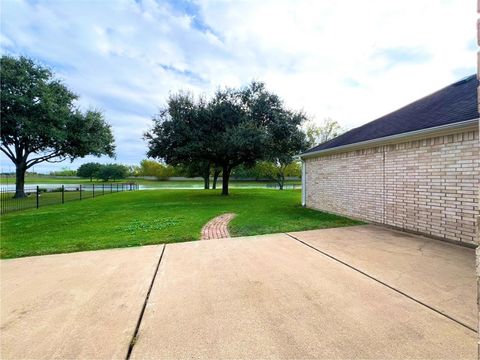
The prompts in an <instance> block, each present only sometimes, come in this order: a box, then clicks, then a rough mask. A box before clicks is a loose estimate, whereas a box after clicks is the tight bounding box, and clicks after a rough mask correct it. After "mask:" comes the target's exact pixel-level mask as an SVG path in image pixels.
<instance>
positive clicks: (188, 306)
mask: <svg viewBox="0 0 480 360" xmlns="http://www.w3.org/2000/svg"><path fill="white" fill-rule="evenodd" d="M474 265H475V264H474V251H473V250H472V249H466V248H462V247H459V246H455V245H450V244H446V243H442V242H439V241H434V240H428V239H425V238H422V237H418V236H412V235H407V234H403V233H400V232H396V231H391V230H388V229H385V228H381V227H375V226H370V225H367V226H355V227H349V228H341V229H328V230H314V231H305V232H297V233H291V234H274V235H265V236H254V237H246V238H234V239H220V240H209V241H205V242H200V241H198V242H188V243H178V244H169V245H166V246H164V245H159V246H149V247H142V248H132V249H115V250H105V251H96V252H83V253H75V254H63V255H50V256H42V257H31V258H23V259H14V260H4V261H1V263H0V269H1V276H2V278H1V301H2V303H1V321H0V325H1V358H2V359H18V358H96V359H99V358H125V357H127V358H132V359H153V358H284V359H286V358H329V359H332V358H337V359H340V358H341V359H345V358H372V359H386V358H390V359H393V358H396V359H399V358H429V359H431V358H451V359H474V358H476V332H475V330H476V329H475V327H476V318H475V309H476V295H475V294H476V285H475V275H474ZM157 268H158V269H157Z"/></svg>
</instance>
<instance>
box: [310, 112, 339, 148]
mask: <svg viewBox="0 0 480 360" xmlns="http://www.w3.org/2000/svg"><path fill="white" fill-rule="evenodd" d="M344 132H345V129H344V128H343V127H342V126H340V124H339V123H338V121H337V120H333V119H331V118H325V119H323V121H322V122H321V123H319V124H316V123H314V122H313V121H309V122H308V123H307V124H306V135H307V140H308V144H309V147H313V146H315V145H318V144H322V143H324V142H326V141H328V140H331V139H333V138H335V137H337V136H339V135H341V134H343V133H344Z"/></svg>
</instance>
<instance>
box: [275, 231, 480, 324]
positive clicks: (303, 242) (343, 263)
mask: <svg viewBox="0 0 480 360" xmlns="http://www.w3.org/2000/svg"><path fill="white" fill-rule="evenodd" d="M284 234H285V235H287V236H289V237H291V238H292V239H294V240H296V241H298V242H299V243H301V244H303V245H305V246H307V247H309V248H311V249H313V250H315V251H317V252H319V253H320V254H322V255H324V256H326V257H328V258H330V259H332V260H334V261H336V262H338V263H340V264H342V265H345V266H347V267H349V268H350V269H352V270H354V271H356V272H358V273H360V274H362V275H364V276H366V277H368V278H369V279H371V280H374V281H376V282H378V283H379V284H382V285H383V286H386V287H388V288H389V289H391V290H393V291H395V292H397V293H399V294H401V295H403V296H405V297H407V298H409V299H410V300H413V301H415V302H416V303H418V304H420V305H423V306H425V307H426V308H428V309H430V310H432V311H434V312H436V313H437V314H440V315H442V316H444V317H446V318H447V319H449V320H452V321H454V322H456V323H457V324H459V325H461V326H463V327H465V328H467V329H469V330H471V331H473V332H475V333H476V332H477V330H476V329H475V328H473V327H471V326H470V325H467V324H465V323H464V322H462V321H460V320H458V319H455V318H454V317H452V316H450V315H448V314H446V313H445V312H443V311H441V310H438V309H436V308H434V307H432V306H430V305H428V304H426V303H424V302H422V301H420V300H418V299H416V298H414V297H413V296H410V295H408V294H406V293H404V292H403V291H401V290H399V289H397V288H394V287H393V286H391V285H388V284H387V283H385V282H383V281H382V280H379V279H377V278H376V277H374V276H372V275H369V274H367V273H366V272H364V271H362V270H360V269H357V268H356V267H354V266H352V265H350V264H348V263H346V262H345V261H342V260H340V259H338V258H336V257H334V256H332V255H330V254H328V253H326V252H324V251H322V250H320V249H317V248H316V247H314V246H312V245H310V244H308V243H306V242H305V241H302V240H300V239H299V238H297V237H295V236H293V235H291V234H289V233H284Z"/></svg>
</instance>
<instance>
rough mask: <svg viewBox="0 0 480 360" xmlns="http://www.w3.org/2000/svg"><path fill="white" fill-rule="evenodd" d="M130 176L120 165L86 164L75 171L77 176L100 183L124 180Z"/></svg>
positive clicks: (126, 168)
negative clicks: (100, 181)
mask: <svg viewBox="0 0 480 360" xmlns="http://www.w3.org/2000/svg"><path fill="white" fill-rule="evenodd" d="M129 175H130V169H129V168H128V167H127V166H125V165H120V164H99V163H93V162H92V163H86V164H83V165H81V166H80V167H79V168H78V169H77V176H79V177H82V178H86V179H90V181H93V179H97V180H102V181H110V180H112V181H115V180H120V179H124V178H126V177H127V176H129Z"/></svg>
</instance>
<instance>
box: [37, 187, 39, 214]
mask: <svg viewBox="0 0 480 360" xmlns="http://www.w3.org/2000/svg"><path fill="white" fill-rule="evenodd" d="M39 198H40V187H39V186H38V185H37V209H38V208H39V206H40V202H39V201H38V200H39Z"/></svg>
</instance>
